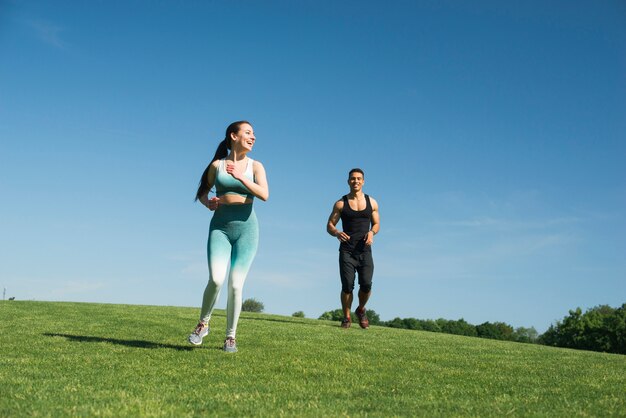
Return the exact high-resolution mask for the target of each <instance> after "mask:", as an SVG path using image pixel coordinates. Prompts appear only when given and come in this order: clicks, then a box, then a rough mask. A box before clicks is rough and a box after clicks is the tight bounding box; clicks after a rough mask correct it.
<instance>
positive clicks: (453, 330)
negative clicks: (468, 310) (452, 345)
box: [436, 318, 477, 337]
mask: <svg viewBox="0 0 626 418" xmlns="http://www.w3.org/2000/svg"><path fill="white" fill-rule="evenodd" d="M436 322H437V324H438V325H439V326H440V328H441V332H445V333H446V334H456V335H467V336H469V337H476V336H477V334H476V327H475V326H474V325H472V324H469V323H467V322H466V321H465V320H464V319H463V318H461V319H459V320H457V321H451V320H446V319H443V318H440V319H438V320H437V321H436Z"/></svg>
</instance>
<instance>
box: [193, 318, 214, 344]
mask: <svg viewBox="0 0 626 418" xmlns="http://www.w3.org/2000/svg"><path fill="white" fill-rule="evenodd" d="M210 330H211V328H209V324H205V323H204V322H198V325H196V329H195V330H193V332H192V333H191V334H189V338H188V340H189V342H190V343H191V344H193V345H200V344H202V339H203V338H204V337H206V336H207V335H209V331H210Z"/></svg>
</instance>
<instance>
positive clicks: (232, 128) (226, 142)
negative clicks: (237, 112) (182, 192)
mask: <svg viewBox="0 0 626 418" xmlns="http://www.w3.org/2000/svg"><path fill="white" fill-rule="evenodd" d="M244 123H247V124H248V125H251V123H250V122H248V121H246V120H238V121H237V122H233V123H231V124H230V125H228V128H226V135H225V137H224V139H223V140H222V142H220V143H219V145H218V146H217V149H216V150H215V155H213V159H212V160H211V162H210V163H209V165H207V166H206V168H205V169H204V172H203V173H202V177H201V178H200V184H199V185H198V191H197V192H196V199H195V200H198V199H199V198H200V196H202V195H204V194H205V193H207V192H208V191H209V179H208V177H209V176H208V174H209V168H210V167H211V164H213V162H214V161H216V160H221V159H222V158H226V156H228V150H229V149H230V141H231V138H230V134H236V133H237V132H239V129H241V125H243V124H244Z"/></svg>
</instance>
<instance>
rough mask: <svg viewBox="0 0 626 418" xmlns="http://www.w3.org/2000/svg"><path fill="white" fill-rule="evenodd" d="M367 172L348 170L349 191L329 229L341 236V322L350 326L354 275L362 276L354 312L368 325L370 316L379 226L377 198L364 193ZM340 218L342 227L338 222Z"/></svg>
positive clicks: (341, 201)
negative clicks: (374, 251) (366, 308)
mask: <svg viewBox="0 0 626 418" xmlns="http://www.w3.org/2000/svg"><path fill="white" fill-rule="evenodd" d="M364 183H365V175H364V173H363V170H361V169H360V168H353V169H352V170H350V173H349V174H348V185H349V186H350V193H348V194H347V195H345V196H343V197H342V198H341V199H339V200H338V201H337V202H335V205H334V206H333V211H332V212H331V214H330V217H329V218H328V224H327V225H326V231H328V233H329V234H330V235H332V236H334V237H337V239H338V240H339V242H340V244H339V274H340V276H341V308H342V310H343V320H342V321H341V326H342V327H343V328H349V327H350V324H351V323H352V320H351V318H350V309H351V308H352V299H353V296H352V292H353V290H354V278H355V275H356V273H358V277H359V306H358V307H357V309H356V311H355V313H356V316H357V317H358V319H359V325H360V326H361V328H363V329H367V328H369V320H368V319H367V315H366V314H365V304H366V303H367V301H368V299H369V297H370V295H371V294H372V276H373V274H374V261H373V259H372V243H373V242H374V235H376V234H377V233H378V230H379V229H380V222H379V214H378V203H377V202H376V200H374V198H372V197H370V196H368V195H366V194H365V193H363V190H362V189H363V184H364ZM339 219H341V226H342V228H343V230H342V231H339V230H338V229H337V228H336V226H337V222H339Z"/></svg>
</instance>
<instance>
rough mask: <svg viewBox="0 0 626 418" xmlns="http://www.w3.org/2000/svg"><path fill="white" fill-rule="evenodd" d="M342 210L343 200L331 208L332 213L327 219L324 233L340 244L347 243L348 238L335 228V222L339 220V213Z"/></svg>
mask: <svg viewBox="0 0 626 418" xmlns="http://www.w3.org/2000/svg"><path fill="white" fill-rule="evenodd" d="M342 210H343V200H338V201H337V202H336V203H335V205H334V206H333V211H332V212H331V213H330V216H329V217H328V223H327V224H326V231H327V232H328V233H329V234H330V235H332V236H333V237H337V239H338V240H339V241H341V242H344V241H349V240H350V236H349V235H348V234H346V233H345V232H343V231H339V230H338V229H337V228H336V225H337V222H339V219H341V211H342Z"/></svg>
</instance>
